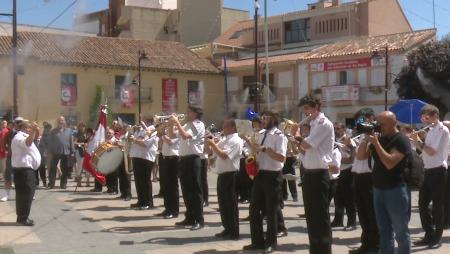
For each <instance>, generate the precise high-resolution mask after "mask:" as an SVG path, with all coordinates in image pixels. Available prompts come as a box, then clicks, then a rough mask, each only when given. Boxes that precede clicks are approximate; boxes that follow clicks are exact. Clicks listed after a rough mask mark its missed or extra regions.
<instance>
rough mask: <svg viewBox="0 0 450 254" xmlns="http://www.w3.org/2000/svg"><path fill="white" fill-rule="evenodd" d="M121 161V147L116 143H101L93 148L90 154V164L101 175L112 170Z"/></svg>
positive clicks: (107, 173)
mask: <svg viewBox="0 0 450 254" xmlns="http://www.w3.org/2000/svg"><path fill="white" fill-rule="evenodd" d="M122 161H123V152H122V149H121V148H120V147H118V146H116V145H113V144H109V143H103V144H101V145H99V146H98V147H97V149H95V151H94V154H93V155H92V160H91V162H92V165H93V166H94V168H95V169H96V170H97V171H98V172H100V173H102V174H103V175H109V174H111V173H112V172H114V171H115V170H116V169H117V167H119V165H120V163H122Z"/></svg>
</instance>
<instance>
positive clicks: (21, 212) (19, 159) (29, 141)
mask: <svg viewBox="0 0 450 254" xmlns="http://www.w3.org/2000/svg"><path fill="white" fill-rule="evenodd" d="M17 126H18V132H17V134H16V135H15V136H14V138H13V140H12V142H11V153H12V154H11V165H12V168H13V171H14V184H15V186H16V214H17V223H19V224H22V225H24V226H33V225H34V221H33V220H31V219H30V218H29V215H30V210H31V203H32V202H33V197H34V192H35V189H36V178H35V173H34V170H37V169H38V168H39V165H40V164H41V155H40V153H39V150H38V149H37V147H36V146H35V144H34V143H33V141H34V140H35V139H36V137H38V136H39V127H38V125H37V124H36V123H33V124H31V125H30V124H29V123H28V122H27V121H26V120H24V119H22V121H21V122H20V123H18V125H17Z"/></svg>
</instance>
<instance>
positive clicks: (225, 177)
mask: <svg viewBox="0 0 450 254" xmlns="http://www.w3.org/2000/svg"><path fill="white" fill-rule="evenodd" d="M223 134H224V135H225V137H224V138H223V139H222V140H221V141H219V142H218V143H217V144H216V143H215V140H214V139H213V138H212V137H211V138H208V139H207V141H206V142H207V144H208V145H209V146H210V148H211V150H212V152H213V153H214V155H216V156H217V160H216V168H217V170H218V173H219V177H218V178H217V200H218V203H219V211H220V217H221V220H222V225H223V227H224V230H223V231H222V232H220V233H218V234H216V237H221V238H225V239H232V240H238V239H239V209H238V202H237V193H236V177H237V172H238V170H239V161H240V156H241V154H242V147H243V140H242V139H241V138H240V137H239V135H238V134H237V133H236V123H235V121H234V119H231V118H229V119H226V120H225V121H224V122H223Z"/></svg>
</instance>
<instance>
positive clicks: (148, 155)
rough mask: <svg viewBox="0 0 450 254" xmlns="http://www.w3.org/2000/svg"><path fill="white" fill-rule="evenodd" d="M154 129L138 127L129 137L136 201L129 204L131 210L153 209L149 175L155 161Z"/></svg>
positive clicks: (156, 146)
mask: <svg viewBox="0 0 450 254" xmlns="http://www.w3.org/2000/svg"><path fill="white" fill-rule="evenodd" d="M155 132H156V129H155V128H150V129H148V128H146V129H144V128H143V127H140V128H139V129H137V130H136V132H135V133H134V135H133V136H130V137H129V140H130V141H131V143H132V144H131V148H130V157H131V159H132V161H133V173H134V181H135V185H136V192H137V198H138V201H137V203H135V204H131V205H130V207H131V208H137V209H139V210H145V209H150V208H153V196H152V182H151V181H150V173H151V169H152V167H153V164H154V163H155V160H156V152H157V150H158V140H159V138H158V136H157V135H153V134H156V133H155Z"/></svg>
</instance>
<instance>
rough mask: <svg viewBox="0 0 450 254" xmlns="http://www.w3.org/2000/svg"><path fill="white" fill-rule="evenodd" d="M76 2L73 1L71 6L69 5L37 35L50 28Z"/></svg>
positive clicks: (75, 0) (76, 0)
mask: <svg viewBox="0 0 450 254" xmlns="http://www.w3.org/2000/svg"><path fill="white" fill-rule="evenodd" d="M77 2H78V0H74V1H73V2H72V3H71V4H69V5H68V6H67V7H66V8H65V9H64V10H63V11H62V12H61V13H60V14H58V16H56V17H55V18H54V19H53V20H52V21H50V23H48V24H47V25H46V26H44V27H43V28H42V29H41V30H40V31H39V33H42V32H43V31H44V30H45V29H47V28H48V27H49V26H51V25H52V24H53V23H54V22H55V21H56V20H58V19H59V18H60V17H61V16H62V15H64V14H65V13H66V12H67V11H68V10H69V9H70V8H72V7H73V6H74V5H75V4H76V3H77Z"/></svg>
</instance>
